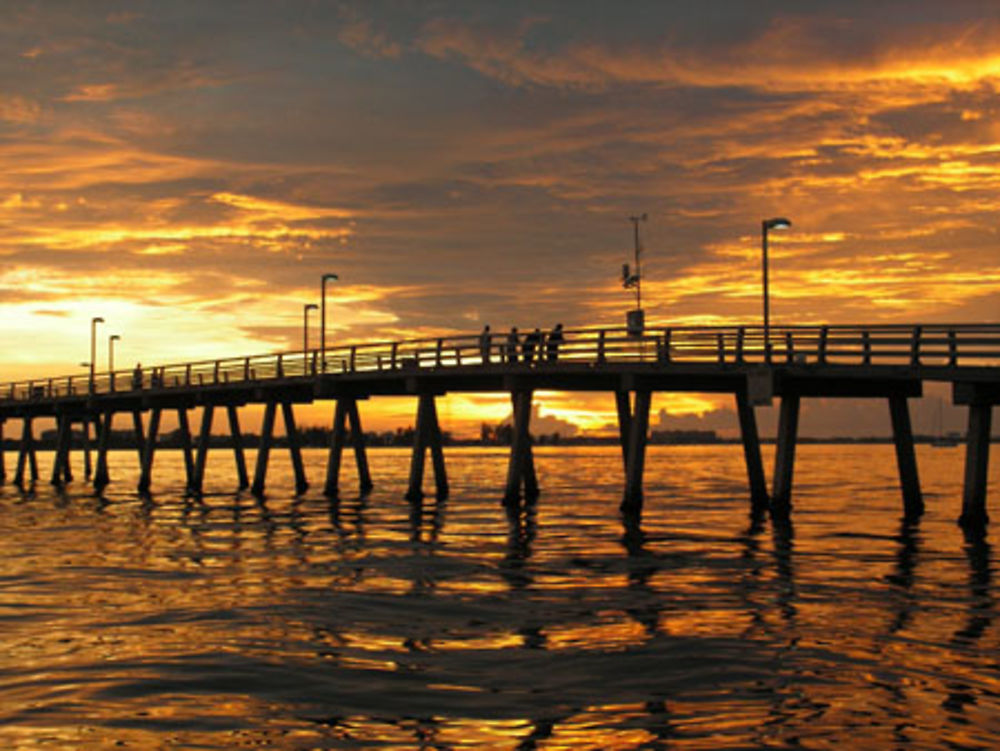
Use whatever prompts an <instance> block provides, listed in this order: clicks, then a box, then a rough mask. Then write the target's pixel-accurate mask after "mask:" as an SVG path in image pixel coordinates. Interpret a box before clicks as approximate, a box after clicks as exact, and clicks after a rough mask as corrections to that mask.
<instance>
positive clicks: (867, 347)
mask: <svg viewBox="0 0 1000 751" xmlns="http://www.w3.org/2000/svg"><path fill="white" fill-rule="evenodd" d="M861 352H862V354H861V362H862V363H863V364H865V365H871V364H872V334H871V332H870V331H869V330H868V329H865V330H864V331H862V332H861Z"/></svg>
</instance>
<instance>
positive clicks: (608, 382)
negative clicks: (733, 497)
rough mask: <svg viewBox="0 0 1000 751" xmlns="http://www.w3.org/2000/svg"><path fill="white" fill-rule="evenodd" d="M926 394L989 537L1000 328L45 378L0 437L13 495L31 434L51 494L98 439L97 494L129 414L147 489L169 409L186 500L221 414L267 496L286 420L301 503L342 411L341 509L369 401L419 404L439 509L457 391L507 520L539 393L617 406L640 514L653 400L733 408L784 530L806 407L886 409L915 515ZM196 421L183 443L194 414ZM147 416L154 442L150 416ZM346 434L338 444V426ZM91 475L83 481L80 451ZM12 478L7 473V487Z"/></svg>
mask: <svg viewBox="0 0 1000 751" xmlns="http://www.w3.org/2000/svg"><path fill="white" fill-rule="evenodd" d="M927 381H941V382H947V383H950V384H951V385H952V393H953V401H954V403H955V404H960V405H964V406H966V407H967V408H968V430H967V434H966V460H965V485H964V491H963V501H962V514H961V518H960V521H961V522H962V523H963V524H966V525H973V526H979V525H983V524H985V523H986V521H987V520H988V516H987V512H986V484H987V483H986V477H987V468H988V462H989V442H990V426H991V416H992V407H993V406H994V405H996V404H997V403H998V402H1000V325H998V324H962V325H958V324H956V325H893V326H885V325H883V326H789V327H771V328H770V336H769V339H768V340H767V341H765V340H764V332H763V330H762V329H760V328H758V327H672V328H664V329H646V330H645V331H644V332H642V333H641V334H634V333H630V332H628V331H625V330H622V329H577V330H567V331H565V332H563V337H562V338H561V339H559V340H549V341H545V340H544V338H543V341H542V342H541V344H540V345H536V347H535V348H534V349H533V350H532V351H530V352H529V351H528V350H527V349H526V348H525V346H524V344H523V337H522V341H520V342H519V343H518V345H517V346H513V345H512V344H511V343H509V341H508V337H507V335H506V334H505V333H497V334H494V335H493V336H492V337H489V338H487V337H484V336H483V335H481V334H469V335H461V336H452V337H441V338H435V339H420V340H408V341H400V342H381V343H370V344H358V345H351V346H339V347H334V348H329V349H327V350H325V351H322V352H321V351H317V350H310V351H308V352H303V351H299V352H284V353H277V354H268V355H259V356H250V357H241V358H225V359H219V360H211V361H200V362H191V363H182V364H175V365H164V366H156V367H152V368H148V369H146V370H145V371H143V372H142V373H133V372H131V371H119V372H114V373H100V374H96V375H95V376H94V378H93V380H91V378H90V376H89V375H84V376H80V375H75V376H64V377H54V378H48V379H43V380H31V381H21V382H14V383H8V384H3V385H0V428H2V426H3V424H4V423H5V422H8V421H13V420H20V421H22V426H21V427H22V431H21V440H20V450H19V452H18V464H17V470H16V472H15V475H14V478H13V480H14V482H15V483H17V484H19V485H23V484H24V482H25V472H26V470H27V471H29V481H34V480H37V479H38V469H37V460H36V457H35V440H34V435H33V430H32V422H33V421H34V420H35V419H39V418H54V419H55V420H56V423H57V426H58V431H57V433H58V439H57V448H56V452H55V459H54V463H53V467H52V475H51V481H52V482H53V483H56V484H61V483H63V482H67V481H69V480H70V479H71V478H72V472H71V469H70V453H71V444H72V426H73V425H74V424H79V425H82V426H84V429H85V432H86V435H87V436H88V437H89V432H90V426H91V425H93V426H94V427H95V430H96V437H97V464H96V471H95V472H94V473H93V481H94V484H95V486H96V487H97V488H98V489H99V488H101V487H103V486H104V485H106V484H107V483H108V482H109V481H110V477H109V475H108V471H107V449H108V436H109V435H110V431H111V424H112V419H113V417H114V415H116V414H123V413H125V414H128V413H131V415H132V417H133V425H134V429H135V431H136V437H137V439H138V443H139V445H140V450H139V452H138V454H139V462H140V469H141V474H140V481H139V490H140V491H143V492H146V491H148V490H149V488H150V485H151V482H152V471H153V459H154V456H155V451H156V448H157V433H158V429H159V423H160V418H161V415H162V413H163V411H164V410H168V411H175V412H176V413H177V417H178V423H179V425H180V430H181V433H182V436H183V439H184V447H183V448H184V451H185V459H186V467H187V472H188V487H189V490H190V491H191V492H192V493H198V492H200V490H201V486H202V481H203V478H204V469H205V458H206V454H207V451H208V444H209V436H210V435H211V430H212V424H213V416H214V410H215V409H216V408H225V409H226V411H227V416H228V420H229V429H230V434H231V435H232V436H233V439H234V440H233V451H234V456H235V461H236V469H237V474H238V483H239V486H240V487H247V486H250V487H251V488H252V490H253V492H255V493H263V492H264V488H265V485H266V476H267V464H268V456H269V452H270V449H271V447H272V443H273V431H274V427H275V422H276V420H277V413H278V409H279V408H280V410H281V417H282V420H283V422H284V426H285V432H286V436H287V439H288V440H287V442H288V444H289V450H290V451H291V454H292V462H293V468H294V470H295V475H296V488H297V490H298V492H303V491H304V490H305V489H306V488H307V487H308V482H307V480H306V476H305V470H304V467H303V465H302V460H301V455H300V452H299V448H298V440H297V428H296V426H295V418H294V408H293V405H295V404H303V403H312V402H315V401H321V400H333V401H335V402H336V406H335V409H334V420H333V431H332V439H331V445H330V451H329V458H328V464H327V472H326V483H325V487H324V490H325V492H327V493H328V494H331V495H334V494H336V493H337V492H338V477H339V469H340V465H341V459H342V456H341V454H342V451H343V449H344V447H345V445H346V443H347V442H348V439H349V440H350V442H351V444H352V447H353V449H354V453H355V461H356V462H357V465H358V471H359V472H358V476H359V482H360V485H361V487H360V490H361V491H362V492H366V491H367V490H370V489H371V487H372V479H371V476H370V474H369V471H368V463H367V458H366V455H365V446H364V442H363V439H362V435H363V434H362V429H361V417H360V412H359V409H358V402H359V401H363V400H366V399H370V398H373V397H379V396H407V395H409V396H413V397H415V398H416V400H417V411H416V428H415V438H414V447H413V458H412V462H411V472H410V484H409V490H408V496H409V497H411V498H419V497H421V496H422V494H423V490H422V483H423V474H424V463H425V462H424V460H425V455H426V451H427V450H430V452H431V456H432V464H433V468H434V474H435V481H436V485H435V490H436V493H437V495H439V496H441V495H445V494H447V492H448V482H447V477H446V469H445V462H444V455H443V451H442V445H441V430H440V426H439V424H438V419H437V411H436V406H435V398H436V397H437V396H441V395H444V394H447V393H453V392H477V393H482V392H506V393H509V394H510V395H511V400H512V406H513V415H514V431H513V442H512V446H511V454H510V460H509V471H508V475H507V483H506V487H505V488H504V491H503V498H504V500H505V502H507V503H517V502H519V501H520V499H521V498H522V497H523V498H526V499H528V500H532V499H533V498H534V497H535V496H537V494H538V484H537V479H536V478H535V473H534V460H533V457H532V451H531V438H530V418H531V401H532V394H533V392H535V391H538V390H550V391H595V392H610V393H613V394H614V395H615V398H616V406H617V410H618V419H619V432H620V436H621V442H622V456H623V470H624V478H625V482H624V491H623V498H622V509H623V511H625V512H628V513H638V512H639V511H640V510H641V507H642V502H643V484H642V476H643V468H644V463H645V449H646V443H647V433H648V423H649V407H650V398H651V394H652V393H654V392H658V391H662V392H683V391H687V392H704V393H722V394H732V395H733V397H734V399H735V402H736V411H737V414H738V416H739V423H740V431H741V436H742V443H743V450H744V456H745V459H746V467H747V476H748V485H749V490H750V493H749V495H750V499H751V502H752V503H753V504H754V505H755V506H758V507H763V506H768V507H769V508H770V509H771V511H772V513H775V514H780V515H787V514H788V513H789V511H790V509H791V497H792V479H793V468H794V457H795V448H796V438H797V430H798V414H799V407H800V403H801V399H803V398H810V397H824V398H836V397H852V398H872V399H884V400H886V402H887V404H888V410H889V414H890V417H891V423H892V428H893V438H894V443H895V448H896V457H897V465H898V469H899V475H900V487H901V491H902V498H903V508H904V511H905V513H906V514H908V515H916V514H919V513H920V512H921V511H922V509H923V501H922V497H921V492H920V483H919V476H918V469H917V463H916V458H915V454H914V450H913V432H912V428H911V425H910V413H909V408H908V403H907V399H910V398H914V397H919V396H921V395H922V393H923V384H924V383H925V382H927ZM773 400H778V401H779V402H780V416H779V426H778V428H779V430H778V436H777V451H776V457H775V466H774V472H773V479H772V483H771V489H770V492H768V489H767V488H768V486H767V482H766V478H765V477H764V468H763V462H762V461H761V456H760V441H759V437H758V431H757V425H756V416H755V411H754V407H755V406H759V405H763V404H770V403H772V401H773ZM247 404H261V405H264V409H265V412H264V422H263V426H262V435H261V445H260V449H259V450H258V453H257V462H256V466H255V468H254V475H253V483H252V484H251V483H250V482H249V476H248V474H247V469H246V462H245V460H244V458H243V453H242V443H241V441H240V440H239V437H240V427H239V413H238V408H239V407H242V406H244V405H247ZM192 409H200V410H201V422H200V430H199V432H198V434H197V436H192V435H191V432H190V429H189V427H188V425H189V420H188V413H189V411H190V410H192ZM147 415H148V426H144V422H145V421H144V417H146V416H147ZM348 423H349V425H350V432H349V433H348V430H347V426H348ZM85 473H86V475H87V476H88V478H89V476H90V463H89V452H87V454H86V470H85ZM5 478H6V469H5V467H3V465H2V464H0V480H3V479H5Z"/></svg>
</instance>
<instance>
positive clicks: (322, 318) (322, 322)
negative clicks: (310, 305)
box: [319, 274, 339, 373]
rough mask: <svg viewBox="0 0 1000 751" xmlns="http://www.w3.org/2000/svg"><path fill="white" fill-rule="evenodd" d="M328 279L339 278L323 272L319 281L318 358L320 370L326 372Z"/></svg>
mask: <svg viewBox="0 0 1000 751" xmlns="http://www.w3.org/2000/svg"><path fill="white" fill-rule="evenodd" d="M330 279H334V280H336V279H339V277H338V276H337V275H336V274H323V279H322V281H321V282H320V305H321V310H320V313H319V358H320V362H321V363H322V364H321V365H320V370H321V371H322V372H323V373H325V372H326V283H327V281H329V280H330Z"/></svg>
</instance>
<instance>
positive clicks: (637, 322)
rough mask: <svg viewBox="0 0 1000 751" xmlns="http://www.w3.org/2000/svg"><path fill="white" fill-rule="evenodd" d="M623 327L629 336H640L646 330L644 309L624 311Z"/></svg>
mask: <svg viewBox="0 0 1000 751" xmlns="http://www.w3.org/2000/svg"><path fill="white" fill-rule="evenodd" d="M625 328H626V330H627V331H628V335H629V336H642V334H643V332H644V331H645V330H646V311H644V310H630V311H629V312H628V313H626V314H625Z"/></svg>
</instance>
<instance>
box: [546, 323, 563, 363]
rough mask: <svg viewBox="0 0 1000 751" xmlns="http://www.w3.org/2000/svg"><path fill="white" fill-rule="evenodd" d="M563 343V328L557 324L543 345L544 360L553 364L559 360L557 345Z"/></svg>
mask: <svg viewBox="0 0 1000 751" xmlns="http://www.w3.org/2000/svg"><path fill="white" fill-rule="evenodd" d="M562 342H563V327H562V324H561V323H557V324H556V327H555V328H554V329H552V331H551V333H550V334H549V339H548V343H547V344H546V345H545V354H546V359H547V360H548V361H549V362H555V361H556V360H558V359H559V345H560V344H562Z"/></svg>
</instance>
